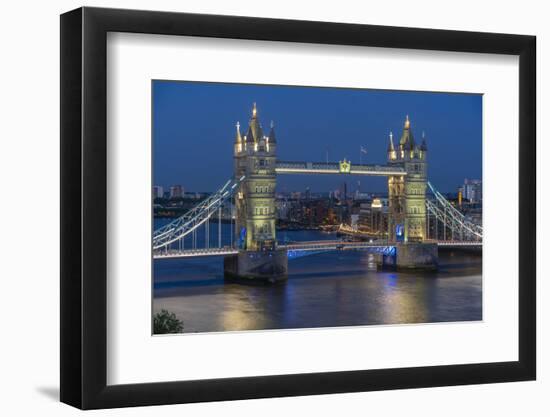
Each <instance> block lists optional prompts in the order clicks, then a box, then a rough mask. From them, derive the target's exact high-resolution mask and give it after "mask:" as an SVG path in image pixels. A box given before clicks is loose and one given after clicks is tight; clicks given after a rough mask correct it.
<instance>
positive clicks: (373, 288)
mask: <svg viewBox="0 0 550 417" xmlns="http://www.w3.org/2000/svg"><path fill="white" fill-rule="evenodd" d="M216 227H217V225H216ZM222 227H223V228H224V229H225V228H228V227H229V225H222ZM212 228H213V227H212ZM211 232H212V231H211ZM335 238H336V237H335V235H334V234H327V233H322V232H318V231H293V232H291V231H288V232H278V239H279V240H286V241H288V240H291V241H307V240H320V239H335ZM214 241H215V238H213V237H212V238H211V242H213V243H212V244H214ZM215 243H217V242H215ZM224 243H226V242H224ZM481 259H482V258H481V256H480V255H476V254H467V253H462V252H457V251H455V252H453V251H450V252H440V254H439V260H440V268H439V270H438V271H437V272H432V273H427V272H423V273H404V272H386V271H384V272H382V271H377V270H376V267H375V265H374V264H373V259H372V256H371V255H369V254H368V253H366V252H360V251H357V252H356V251H338V252H327V253H322V254H317V255H311V256H305V257H302V258H297V259H292V260H289V276H288V281H287V282H286V283H283V284H277V285H257V286H250V285H242V284H234V283H225V282H224V279H223V259H222V257H205V258H192V259H171V260H160V261H159V260H156V261H155V262H154V291H153V292H154V300H153V310H154V312H157V311H160V310H161V309H166V310H168V311H170V312H173V313H175V314H176V316H177V317H178V318H179V319H180V320H182V321H183V323H184V332H220V331H243V330H261V329H297V328H315V327H335V326H357V325H377V324H402V323H432V322H456V321H473V320H481V319H482V280H481Z"/></svg>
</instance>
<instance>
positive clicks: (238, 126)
mask: <svg viewBox="0 0 550 417" xmlns="http://www.w3.org/2000/svg"><path fill="white" fill-rule="evenodd" d="M235 127H236V128H237V133H236V134H235V143H241V142H242V138H241V124H240V123H239V122H237V124H236V125H235Z"/></svg>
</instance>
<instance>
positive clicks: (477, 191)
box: [462, 178, 483, 203]
mask: <svg viewBox="0 0 550 417" xmlns="http://www.w3.org/2000/svg"><path fill="white" fill-rule="evenodd" d="M462 189H463V192H464V195H463V197H464V198H466V199H467V200H469V201H470V203H480V202H481V201H482V200H483V187H482V183H481V180H477V179H468V178H466V179H465V180H464V185H463V186H462Z"/></svg>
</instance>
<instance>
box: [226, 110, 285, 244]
mask: <svg viewBox="0 0 550 417" xmlns="http://www.w3.org/2000/svg"><path fill="white" fill-rule="evenodd" d="M276 150H277V141H276V138H275V129H274V125H273V122H272V123H271V131H270V132H269V135H268V136H265V135H264V133H263V130H262V125H261V123H260V121H259V119H258V110H257V108H256V103H254V107H253V108H252V117H251V118H250V121H249V123H248V130H247V132H246V135H244V137H243V136H241V133H240V130H239V124H237V134H236V138H235V145H234V161H235V176H236V177H241V176H243V175H244V176H245V180H244V181H243V182H242V183H241V186H240V189H239V191H238V193H237V199H236V206H237V216H236V217H237V219H236V225H237V226H236V231H235V233H236V234H237V236H236V238H237V241H238V242H239V247H240V248H241V249H245V250H250V251H256V250H263V249H275V245H276V239H275V185H276V174H275V163H276V156H275V155H276Z"/></svg>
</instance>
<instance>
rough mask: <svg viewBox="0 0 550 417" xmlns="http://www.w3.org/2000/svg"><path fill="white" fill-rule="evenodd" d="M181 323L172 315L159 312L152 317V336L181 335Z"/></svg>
mask: <svg viewBox="0 0 550 417" xmlns="http://www.w3.org/2000/svg"><path fill="white" fill-rule="evenodd" d="M182 331H183V321H181V320H179V319H178V318H177V317H176V315H175V314H174V313H170V312H168V311H167V310H164V309H163V310H161V311H160V312H159V313H156V314H155V315H154V316H153V334H166V333H181V332H182Z"/></svg>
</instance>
